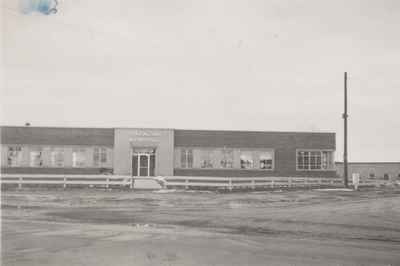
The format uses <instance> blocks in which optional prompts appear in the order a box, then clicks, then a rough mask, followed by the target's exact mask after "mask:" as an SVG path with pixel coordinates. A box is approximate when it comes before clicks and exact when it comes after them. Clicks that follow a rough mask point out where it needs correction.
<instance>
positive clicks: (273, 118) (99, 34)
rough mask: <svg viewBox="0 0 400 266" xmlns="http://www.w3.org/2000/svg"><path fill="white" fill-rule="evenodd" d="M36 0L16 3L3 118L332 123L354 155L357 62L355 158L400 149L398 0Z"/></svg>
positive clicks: (78, 122)
mask: <svg viewBox="0 0 400 266" xmlns="http://www.w3.org/2000/svg"><path fill="white" fill-rule="evenodd" d="M32 1H41V0H32ZM49 1H52V0H49ZM23 2H25V4H26V1H18V0H3V1H2V7H1V8H2V12H1V14H2V19H1V22H2V24H1V27H2V30H1V32H2V36H1V37H2V42H1V43H2V44H1V45H2V49H1V51H2V54H1V61H2V67H1V69H2V71H1V77H3V78H2V80H3V82H2V84H1V95H0V96H1V125H24V124H25V122H30V123H31V125H32V126H60V127H61V126H67V127H72V126H74V127H151V128H164V127H167V128H180V129H181V128H182V129H227V130H260V131H318V132H319V131H324V132H325V131H327V132H336V137H337V138H336V143H337V149H336V160H339V161H340V160H342V158H343V157H342V156H343V148H342V147H343V119H342V113H343V83H344V81H343V80H344V77H343V76H344V72H345V71H347V72H348V76H349V78H348V90H349V92H348V95H349V160H350V161H400V137H399V136H400V118H399V115H400V104H398V102H399V101H398V100H399V96H400V91H399V90H400V72H399V71H400V31H399V25H400V2H399V1H397V0H381V1H375V0H374V1H372V0H363V1H362V0H337V1H324V0H303V1H301V0H290V1H289V0H251V1H244V0H240V1H239V0H201V1H200V0H197V1H192V0H170V1H165V0H131V1H121V0H113V1H109V0H108V1H106V0H68V1H67V0H59V1H58V5H57V7H56V8H57V13H55V14H54V13H52V14H49V15H45V14H43V13H40V12H27V11H26V10H24V9H23V5H22V4H21V3H23ZM25 8H26V7H25Z"/></svg>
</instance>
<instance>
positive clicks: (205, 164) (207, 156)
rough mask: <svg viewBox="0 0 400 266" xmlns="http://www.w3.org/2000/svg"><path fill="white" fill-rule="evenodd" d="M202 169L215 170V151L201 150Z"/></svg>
mask: <svg viewBox="0 0 400 266" xmlns="http://www.w3.org/2000/svg"><path fill="white" fill-rule="evenodd" d="M199 153H200V168H213V167H214V165H213V150H210V149H205V150H200V151H199Z"/></svg>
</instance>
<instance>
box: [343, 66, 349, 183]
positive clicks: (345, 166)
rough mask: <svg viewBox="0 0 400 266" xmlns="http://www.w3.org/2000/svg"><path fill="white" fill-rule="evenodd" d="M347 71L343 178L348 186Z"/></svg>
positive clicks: (345, 79) (345, 75) (345, 80)
mask: <svg viewBox="0 0 400 266" xmlns="http://www.w3.org/2000/svg"><path fill="white" fill-rule="evenodd" d="M347 117H348V114H347V72H344V113H343V120H344V151H343V178H344V186H345V187H348V180H349V179H348V162H347Z"/></svg>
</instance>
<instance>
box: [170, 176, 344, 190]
mask: <svg viewBox="0 0 400 266" xmlns="http://www.w3.org/2000/svg"><path fill="white" fill-rule="evenodd" d="M165 180H166V182H165V186H166V187H181V188H186V189H188V188H193V187H210V188H211V187H212V188H224V189H229V190H233V189H243V188H248V189H256V188H277V187H282V188H285V187H286V188H291V187H322V186H336V187H337V186H343V180H342V179H339V178H311V177H197V176H171V177H166V178H165Z"/></svg>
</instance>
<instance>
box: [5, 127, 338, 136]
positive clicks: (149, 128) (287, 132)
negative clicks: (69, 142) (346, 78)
mask: <svg viewBox="0 0 400 266" xmlns="http://www.w3.org/2000/svg"><path fill="white" fill-rule="evenodd" d="M0 128H47V129H148V130H174V131H203V132H241V133H266V132H268V133H279V134H285V133H286V134H295V133H300V134H336V132H333V131H290V130H289V131H269V130H230V129H183V128H157V127H79V126H73V127H65V126H32V125H31V126H24V125H21V126H9V125H5V126H4V125H0Z"/></svg>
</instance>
